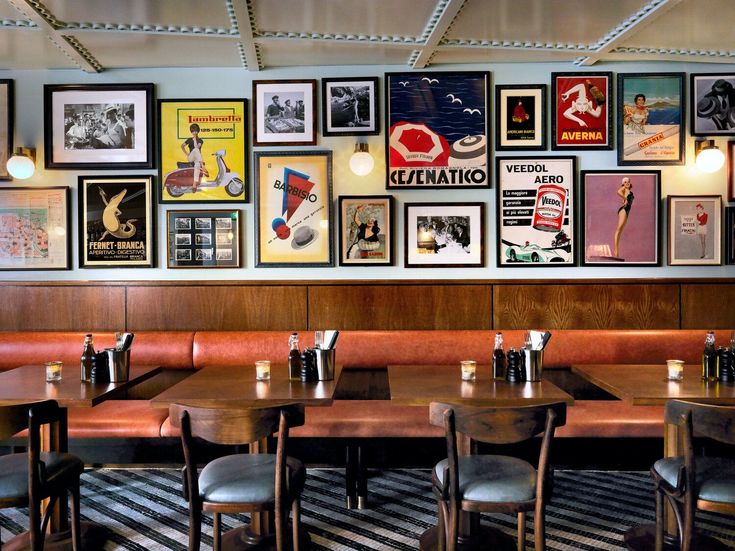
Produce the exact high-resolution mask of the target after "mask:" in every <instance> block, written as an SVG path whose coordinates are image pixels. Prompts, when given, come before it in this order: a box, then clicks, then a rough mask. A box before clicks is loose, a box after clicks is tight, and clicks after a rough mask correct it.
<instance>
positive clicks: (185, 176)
mask: <svg viewBox="0 0 735 551" xmlns="http://www.w3.org/2000/svg"><path fill="white" fill-rule="evenodd" d="M225 152H226V150H224V149H220V150H218V151H216V152H215V153H213V154H212V155H213V156H214V157H215V158H216V162H217V174H216V176H215V177H214V180H201V181H200V182H199V185H198V186H197V189H206V188H217V187H224V188H225V191H226V192H227V194H228V195H230V196H232V197H238V196H240V195H241V194H242V191H243V182H242V179H241V178H240V175H239V174H238V173H237V172H230V169H229V168H228V167H227V164H226V163H225V159H224V156H225ZM177 165H178V167H179V168H177V169H176V170H172V171H171V172H169V173H167V174H166V175H165V176H164V177H163V187H164V189H165V190H166V191H167V192H168V194H169V195H171V197H181V196H182V195H184V194H185V193H192V191H193V182H194V163H177ZM201 176H205V177H206V176H209V173H208V172H207V171H206V169H205V168H204V166H202V167H201V172H200V177H201Z"/></svg>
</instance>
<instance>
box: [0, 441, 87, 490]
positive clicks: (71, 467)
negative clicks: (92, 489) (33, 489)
mask: <svg viewBox="0 0 735 551" xmlns="http://www.w3.org/2000/svg"><path fill="white" fill-rule="evenodd" d="M40 459H41V463H42V465H45V467H44V470H45V478H44V479H43V481H42V482H43V483H45V484H49V485H53V484H54V483H55V482H56V480H58V479H69V478H70V477H71V474H72V473H75V474H76V476H79V475H80V474H82V472H84V463H82V461H81V459H79V458H78V457H76V456H74V455H71V454H68V453H58V452H43V453H41V454H40ZM27 497H28V455H27V454H25V453H13V454H10V455H4V456H2V457H0V499H24V498H27Z"/></svg>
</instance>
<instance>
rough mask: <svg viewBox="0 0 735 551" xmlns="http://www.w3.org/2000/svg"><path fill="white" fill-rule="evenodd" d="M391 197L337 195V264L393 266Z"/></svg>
mask: <svg viewBox="0 0 735 551" xmlns="http://www.w3.org/2000/svg"><path fill="white" fill-rule="evenodd" d="M394 233H395V231H394V229H393V197H391V196H389V195H380V196H377V195H371V196H356V195H343V196H341V197H340V198H339V265H340V266H376V265H377V266H392V265H393V242H394Z"/></svg>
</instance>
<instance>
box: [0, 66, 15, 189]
mask: <svg viewBox="0 0 735 551" xmlns="http://www.w3.org/2000/svg"><path fill="white" fill-rule="evenodd" d="M14 105H15V98H14V95H13V81H12V80H8V79H1V80H0V180H12V179H13V178H12V176H10V174H9V173H8V168H7V166H6V165H7V164H8V159H9V158H10V157H11V156H12V155H13V106H14Z"/></svg>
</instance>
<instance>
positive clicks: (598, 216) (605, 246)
mask: <svg viewBox="0 0 735 551" xmlns="http://www.w3.org/2000/svg"><path fill="white" fill-rule="evenodd" d="M581 181H582V185H581V186H580V189H581V196H580V199H579V201H580V203H581V205H582V210H581V214H582V222H581V224H580V229H581V239H580V244H581V247H582V251H583V252H582V255H581V258H582V265H586V266H659V265H660V264H661V255H660V252H659V251H660V242H661V239H660V236H661V216H660V214H659V204H660V202H661V171H660V170H583V171H582V173H581Z"/></svg>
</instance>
